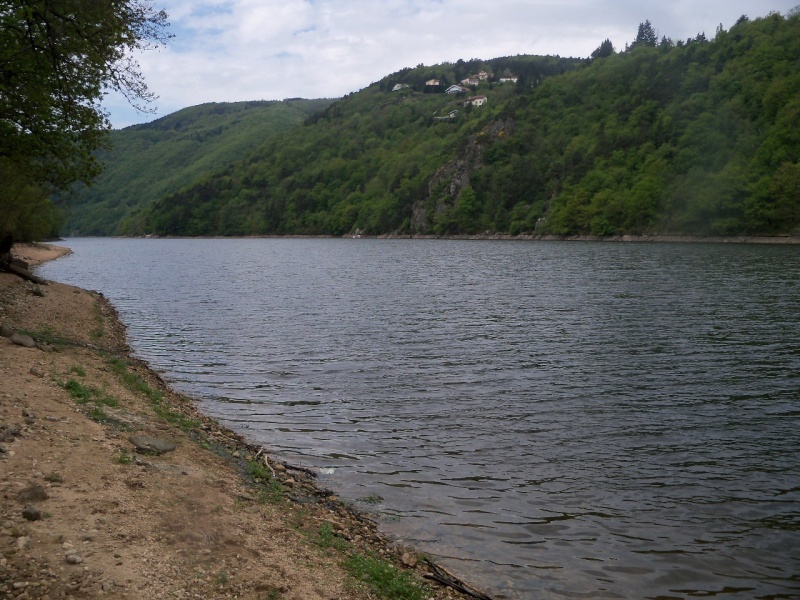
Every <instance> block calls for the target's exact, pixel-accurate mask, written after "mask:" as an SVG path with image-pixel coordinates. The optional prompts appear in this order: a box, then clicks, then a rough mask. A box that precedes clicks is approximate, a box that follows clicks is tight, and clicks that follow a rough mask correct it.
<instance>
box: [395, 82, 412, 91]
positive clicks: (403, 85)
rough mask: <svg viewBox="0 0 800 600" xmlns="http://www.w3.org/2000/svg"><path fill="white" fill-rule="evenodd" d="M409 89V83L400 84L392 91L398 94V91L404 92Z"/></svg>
mask: <svg viewBox="0 0 800 600" xmlns="http://www.w3.org/2000/svg"><path fill="white" fill-rule="evenodd" d="M407 87H408V84H407V83H398V84H396V85H395V86H394V87H393V88H392V91H393V92H396V91H398V90H404V89H406V88H407Z"/></svg>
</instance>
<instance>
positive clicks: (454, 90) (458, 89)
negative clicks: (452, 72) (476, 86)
mask: <svg viewBox="0 0 800 600" xmlns="http://www.w3.org/2000/svg"><path fill="white" fill-rule="evenodd" d="M444 93H445V94H466V93H467V88H465V87H462V86H460V85H456V84H453V85H451V86H450V87H449V88H447V89H446V90H445V91H444Z"/></svg>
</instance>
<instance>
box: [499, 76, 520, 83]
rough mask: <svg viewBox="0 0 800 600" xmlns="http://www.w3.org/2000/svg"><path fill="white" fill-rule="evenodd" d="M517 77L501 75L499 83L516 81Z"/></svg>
mask: <svg viewBox="0 0 800 600" xmlns="http://www.w3.org/2000/svg"><path fill="white" fill-rule="evenodd" d="M518 79H519V77H515V76H511V77H501V78H500V83H517V80H518Z"/></svg>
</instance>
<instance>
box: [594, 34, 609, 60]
mask: <svg viewBox="0 0 800 600" xmlns="http://www.w3.org/2000/svg"><path fill="white" fill-rule="evenodd" d="M612 54H614V44H612V43H611V40H610V39H608V38H606V39H605V40H603V43H602V44H600V45H599V46H598V47H597V48H596V49H595V51H594V52H592V55H591V57H592V58H593V59H594V58H605V57H607V56H611V55H612Z"/></svg>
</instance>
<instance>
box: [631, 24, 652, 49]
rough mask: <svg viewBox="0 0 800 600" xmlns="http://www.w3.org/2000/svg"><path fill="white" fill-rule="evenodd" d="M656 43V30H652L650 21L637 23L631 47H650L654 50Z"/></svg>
mask: <svg viewBox="0 0 800 600" xmlns="http://www.w3.org/2000/svg"><path fill="white" fill-rule="evenodd" d="M657 43H658V36H657V35H656V30H655V29H653V25H652V24H651V23H650V21H645V22H644V23H639V30H638V31H637V32H636V39H635V40H634V41H633V44H632V45H631V47H636V46H650V47H651V48H655V46H656V44H657Z"/></svg>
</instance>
